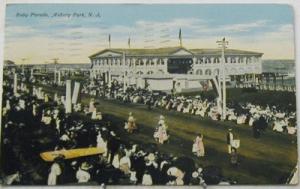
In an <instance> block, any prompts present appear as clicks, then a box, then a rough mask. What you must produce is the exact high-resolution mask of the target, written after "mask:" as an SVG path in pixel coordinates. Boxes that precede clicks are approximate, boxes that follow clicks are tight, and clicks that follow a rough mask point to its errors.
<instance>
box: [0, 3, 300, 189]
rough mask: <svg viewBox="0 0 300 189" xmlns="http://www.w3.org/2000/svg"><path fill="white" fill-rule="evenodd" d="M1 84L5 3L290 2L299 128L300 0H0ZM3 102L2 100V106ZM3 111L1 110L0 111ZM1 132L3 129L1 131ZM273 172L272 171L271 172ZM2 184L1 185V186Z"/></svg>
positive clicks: (0, 83) (0, 94) (81, 188)
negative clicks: (292, 21) (292, 14)
mask: <svg viewBox="0 0 300 189" xmlns="http://www.w3.org/2000/svg"><path fill="white" fill-rule="evenodd" d="M0 3H1V4H0V86H2V77H3V76H2V68H3V62H4V60H3V55H4V52H3V51H4V24H5V23H4V20H5V19H4V18H5V5H6V4H20V3H79V4H92V3H111V4H128V3H138V4H171V3H172V4H192V3H201V4H232V3H238V4H288V5H290V6H292V7H293V9H294V18H295V19H294V27H295V31H294V33H295V60H296V62H295V63H296V73H297V74H296V89H297V92H296V96H297V118H298V120H297V125H298V128H299V126H300V121H299V119H300V116H299V115H300V113H299V110H300V100H299V95H300V94H299V89H300V75H299V74H298V72H299V71H300V66H299V63H300V51H299V50H298V48H299V47H300V38H299V35H300V1H299V0H151V1H149V0H3V1H2V0H0ZM0 99H2V87H0ZM1 104H2V100H0V107H2V106H1ZM0 112H1V111H0ZM0 133H1V131H0ZM298 141H300V137H299V131H298ZM299 151H300V147H299V142H298V162H299ZM270 174H272V173H270ZM1 187H2V186H0V188H1ZM298 187H299V184H298V186H285V185H282V186H208V188H224V189H227V188H246V189H249V188H282V189H286V188H298ZM9 188H12V189H13V188H20V189H23V188H41V189H43V188H49V187H47V186H36V187H32V186H31V187H24V186H21V187H9ZM55 188H70V189H71V188H76V189H77V188H78V189H86V188H100V186H89V187H87V186H76V187H74V186H60V187H55ZM107 188H109V189H110V188H111V189H115V188H118V189H119V188H126V189H127V188H139V189H140V188H141V189H146V188H147V189H148V188H151V189H152V188H155V189H157V188H164V187H162V186H151V187H144V186H108V187H107ZM176 188H180V189H181V188H201V187H200V186H197V187H189V186H184V187H176Z"/></svg>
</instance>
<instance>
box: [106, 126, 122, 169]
mask: <svg viewBox="0 0 300 189" xmlns="http://www.w3.org/2000/svg"><path fill="white" fill-rule="evenodd" d="M120 144H121V142H120V139H118V138H117V137H116V134H115V132H114V131H111V132H110V137H109V139H108V141H107V149H108V155H109V156H108V159H109V163H110V164H112V162H113V160H114V156H115V154H116V152H117V151H118V150H119V148H120Z"/></svg>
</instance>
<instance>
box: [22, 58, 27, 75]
mask: <svg viewBox="0 0 300 189" xmlns="http://www.w3.org/2000/svg"><path fill="white" fill-rule="evenodd" d="M25 60H27V58H22V74H23V75H24V73H25V71H24V65H25V64H24V63H25Z"/></svg>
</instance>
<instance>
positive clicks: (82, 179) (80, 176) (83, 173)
mask: <svg viewBox="0 0 300 189" xmlns="http://www.w3.org/2000/svg"><path fill="white" fill-rule="evenodd" d="M91 167H92V166H91V165H89V164H88V163H87V162H83V163H82V164H81V166H80V167H79V168H78V171H77V172H76V178H77V181H78V183H86V182H88V181H89V180H90V179H91V175H90V173H89V172H88V170H89V169H90V168H91Z"/></svg>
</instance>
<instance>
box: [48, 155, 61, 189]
mask: <svg viewBox="0 0 300 189" xmlns="http://www.w3.org/2000/svg"><path fill="white" fill-rule="evenodd" d="M61 172H62V171H61V168H60V166H59V164H58V162H57V161H56V160H55V161H54V163H53V164H52V166H51V169H50V173H49V175H48V181H47V184H48V185H51V186H52V185H56V184H57V177H58V176H59V175H61Z"/></svg>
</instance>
